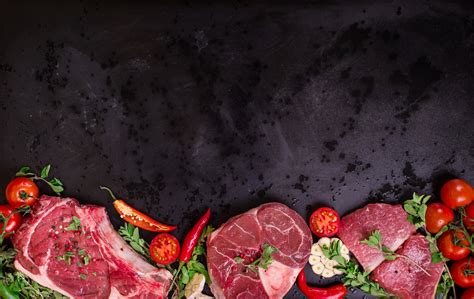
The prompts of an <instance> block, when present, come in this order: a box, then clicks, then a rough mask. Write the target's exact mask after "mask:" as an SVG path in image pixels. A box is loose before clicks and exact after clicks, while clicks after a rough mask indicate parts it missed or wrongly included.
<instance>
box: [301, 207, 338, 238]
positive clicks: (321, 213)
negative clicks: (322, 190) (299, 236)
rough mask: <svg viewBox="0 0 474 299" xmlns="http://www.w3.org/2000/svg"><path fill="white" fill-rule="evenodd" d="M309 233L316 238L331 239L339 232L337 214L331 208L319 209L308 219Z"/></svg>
mask: <svg viewBox="0 0 474 299" xmlns="http://www.w3.org/2000/svg"><path fill="white" fill-rule="evenodd" d="M309 224H310V228H311V231H312V232H313V233H314V234H315V235H316V236H318V237H332V236H334V235H335V234H337V232H338V231H339V226H340V224H341V220H340V218H339V214H338V213H337V212H336V211H335V210H333V209H331V208H326V207H323V208H319V209H317V210H316V211H314V212H313V214H311V217H310V218H309Z"/></svg>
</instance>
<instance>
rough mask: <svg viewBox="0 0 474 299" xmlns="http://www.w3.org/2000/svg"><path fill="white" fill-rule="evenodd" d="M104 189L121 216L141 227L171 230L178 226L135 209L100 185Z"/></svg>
mask: <svg viewBox="0 0 474 299" xmlns="http://www.w3.org/2000/svg"><path fill="white" fill-rule="evenodd" d="M100 189H102V190H107V191H108V192H109V194H110V196H111V197H112V199H113V200H114V207H115V210H117V212H118V213H119V214H120V218H122V219H124V220H125V221H127V222H128V223H131V224H133V225H135V226H137V227H139V228H142V229H144V230H148V231H152V232H170V231H172V230H174V229H175V228H176V226H171V225H166V224H163V223H161V222H159V221H156V220H155V219H153V218H151V217H150V216H147V215H145V214H143V213H142V212H140V211H137V210H135V209H134V208H133V207H131V206H130V205H128V204H127V203H126V202H125V201H123V200H121V199H117V198H116V197H115V195H114V194H113V193H112V190H110V189H109V188H107V187H102V186H101V187H100Z"/></svg>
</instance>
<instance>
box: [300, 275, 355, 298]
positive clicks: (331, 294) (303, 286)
mask: <svg viewBox="0 0 474 299" xmlns="http://www.w3.org/2000/svg"><path fill="white" fill-rule="evenodd" d="M297 282H298V287H299V288H300V290H301V292H302V293H303V294H305V296H306V297H307V298H309V299H342V298H344V296H345V295H346V294H347V289H346V287H345V286H344V285H343V284H336V285H333V286H330V287H328V288H317V287H310V286H308V285H307V283H306V274H305V273H304V269H303V270H301V272H300V274H298V279H297Z"/></svg>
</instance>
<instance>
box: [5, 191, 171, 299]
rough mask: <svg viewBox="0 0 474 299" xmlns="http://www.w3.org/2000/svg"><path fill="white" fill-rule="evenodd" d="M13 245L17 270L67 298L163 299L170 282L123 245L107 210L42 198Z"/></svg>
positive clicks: (167, 274) (68, 200) (167, 275)
mask: <svg viewBox="0 0 474 299" xmlns="http://www.w3.org/2000/svg"><path fill="white" fill-rule="evenodd" d="M73 216H75V217H76V218H74V217H73ZM13 245H14V246H15V249H16V250H17V251H18V253H17V255H16V260H15V267H16V268H17V269H18V270H19V271H21V272H23V273H24V274H26V275H28V276H29V277H31V278H32V279H33V280H35V281H37V282H38V283H40V284H42V285H44V286H46V287H49V288H51V289H53V290H55V291H58V292H60V293H62V294H64V295H66V296H69V297H71V298H81V299H82V298H114V299H116V298H166V294H167V290H168V288H169V286H170V283H171V278H172V275H171V273H170V272H169V271H167V270H164V269H158V268H156V267H153V266H152V265H150V264H149V263H147V262H146V261H145V260H144V259H143V258H142V257H141V256H140V255H139V254H138V253H136V252H135V251H134V250H133V249H132V248H130V247H129V246H128V245H127V244H126V243H125V242H124V241H123V239H122V238H121V237H120V236H119V235H118V234H117V232H116V231H115V230H114V228H113V227H112V224H111V223H110V220H109V218H108V217H107V214H106V211H105V208H103V207H98V206H93V205H79V203H78V202H77V201H76V200H75V199H72V198H59V197H49V196H42V197H41V198H40V199H39V202H38V204H37V205H35V206H34V207H33V209H32V211H31V215H30V216H29V217H27V218H26V219H25V221H24V222H23V224H22V226H21V227H20V229H19V230H18V231H17V232H16V233H15V235H14V237H13Z"/></svg>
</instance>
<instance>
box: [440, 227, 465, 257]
mask: <svg viewBox="0 0 474 299" xmlns="http://www.w3.org/2000/svg"><path fill="white" fill-rule="evenodd" d="M437 244H438V249H439V251H441V253H442V254H443V256H444V257H445V258H448V259H450V260H454V261H457V260H461V259H463V258H465V257H467V256H468V255H469V254H470V253H471V250H470V249H469V241H468V240H467V239H466V236H465V235H464V233H463V232H462V231H459V230H458V231H456V232H454V230H448V231H446V232H444V233H443V234H442V235H441V236H440V237H439V238H438V241H437Z"/></svg>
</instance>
